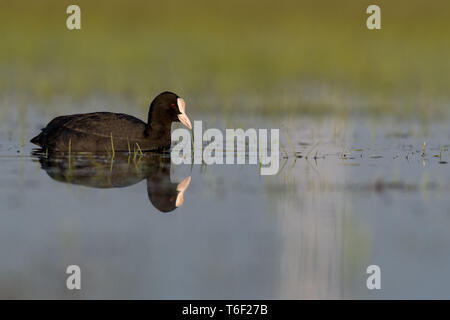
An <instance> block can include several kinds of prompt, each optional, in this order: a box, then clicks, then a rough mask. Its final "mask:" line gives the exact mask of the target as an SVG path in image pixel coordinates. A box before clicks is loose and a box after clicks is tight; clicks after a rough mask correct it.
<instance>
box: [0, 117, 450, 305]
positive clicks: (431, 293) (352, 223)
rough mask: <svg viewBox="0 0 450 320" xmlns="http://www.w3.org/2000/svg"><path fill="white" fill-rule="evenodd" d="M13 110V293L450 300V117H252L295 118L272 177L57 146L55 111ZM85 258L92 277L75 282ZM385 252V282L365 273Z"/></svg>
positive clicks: (4, 213) (8, 222)
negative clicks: (50, 150)
mask: <svg viewBox="0 0 450 320" xmlns="http://www.w3.org/2000/svg"><path fill="white" fill-rule="evenodd" d="M8 117H9V118H7V119H6V120H5V119H3V120H4V121H3V122H2V124H1V123H0V177H1V180H0V203H1V206H0V221H1V222H0V255H1V262H0V297H1V298H68V299H71V298H150V299H168V298H170V299H184V298H200V299H221V298H225V299H241V298H242V299H260V298H270V299H272V298H274V299H279V298H281V299H298V298H307V299H311V298H323V299H328V298H363V299H376V298H450V277H448V273H449V272H450V232H448V230H449V228H450V197H449V192H450V170H449V168H450V167H449V164H448V163H446V162H448V161H450V159H449V158H450V157H449V152H448V147H449V144H450V129H449V127H448V125H447V124H448V121H435V122H427V123H424V122H419V121H405V122H401V121H394V120H391V119H378V120H373V119H368V118H356V117H355V118H346V119H341V118H322V119H310V118H289V119H277V120H275V119H258V120H251V119H248V120H247V119H240V120H239V121H237V122H236V123H232V124H233V126H234V127H235V128H236V127H238V126H241V127H244V128H248V127H265V128H281V132H280V137H281V141H282V143H283V147H282V149H283V150H285V152H286V153H287V154H288V157H287V158H286V157H283V158H282V159H280V172H279V174H278V175H275V176H260V175H259V168H258V166H257V165H231V166H230V165H229V166H225V165H223V166H218V165H213V166H200V165H194V166H189V165H182V166H174V165H171V164H170V159H169V158H168V157H167V155H162V156H160V155H146V156H145V157H137V158H136V159H134V160H133V159H132V158H131V159H128V157H124V156H120V155H119V156H117V157H116V158H115V160H114V162H113V163H111V160H110V159H109V158H108V157H107V156H103V157H97V158H92V157H89V156H73V157H72V158H71V160H70V161H69V160H68V159H67V158H64V157H53V156H50V155H47V157H46V155H45V152H44V153H42V152H41V153H39V152H36V151H37V150H34V149H33V146H32V145H30V144H29V143H28V141H29V139H30V138H31V137H32V136H34V134H36V133H37V132H38V129H39V128H40V127H41V126H42V125H44V124H45V122H46V120H48V119H47V118H46V117H47V115H46V116H43V115H40V116H34V115H32V114H30V113H28V114H27V115H26V118H27V119H28V120H27V121H26V124H25V125H20V123H19V121H18V120H17V118H16V117H17V115H15V114H12V115H11V114H10V115H9V116H8ZM218 118H220V117H218ZM29 119H33V120H29ZM191 119H192V120H198V119H201V118H200V117H199V116H198V115H193V116H192V118H191ZM208 121H209V122H208ZM208 121H207V122H208V126H209V127H212V126H215V127H218V128H220V129H225V128H226V127H227V126H228V125H227V124H225V123H221V122H220V121H216V120H215V119H209V120H208ZM286 132H287V133H288V135H289V138H290V140H291V141H292V144H293V147H294V149H295V152H296V153H297V154H298V155H301V156H302V157H301V158H300V157H299V158H294V157H293V156H292V150H291V147H290V146H289V142H288V139H287V138H286V135H285V133H286ZM22 138H24V142H25V143H24V146H22V145H21V144H22V143H21V140H22ZM424 142H426V143H427V145H426V148H425V153H424V154H423V155H422V153H423V143H424ZM282 154H283V152H282ZM438 156H440V157H438ZM188 177H191V178H190V179H189V178H188ZM186 178H188V179H187V180H186ZM174 204H175V205H174ZM176 205H178V207H177V206H176ZM71 264H76V265H79V266H80V267H81V270H82V290H81V291H77V292H73V291H68V290H67V289H66V286H65V283H66V277H67V275H66V273H65V270H66V267H67V266H68V265H71ZM372 264H376V265H378V266H380V268H381V285H382V290H378V291H377V290H372V291H371V290H368V289H367V287H366V279H367V276H368V275H367V274H366V268H367V266H369V265H372Z"/></svg>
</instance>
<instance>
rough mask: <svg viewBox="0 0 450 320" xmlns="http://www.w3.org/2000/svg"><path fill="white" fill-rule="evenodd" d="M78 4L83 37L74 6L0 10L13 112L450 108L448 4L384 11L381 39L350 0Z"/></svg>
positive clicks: (6, 90) (4, 72)
mask: <svg viewBox="0 0 450 320" xmlns="http://www.w3.org/2000/svg"><path fill="white" fill-rule="evenodd" d="M77 3H78V4H79V5H80V7H81V8H82V30H81V31H68V30H66V28H65V18H66V14H65V8H66V7H67V5H68V4H69V3H68V2H65V1H40V2H36V3H29V2H27V3H25V2H14V3H9V2H8V3H2V4H0V29H1V30H2V41H1V42H0V75H1V76H0V81H1V82H0V95H1V96H2V97H7V98H4V99H7V101H8V104H14V101H16V99H17V98H18V97H20V99H22V100H23V101H25V103H29V102H30V101H35V102H39V103H42V104H43V105H46V106H53V108H56V107H57V106H58V104H57V102H56V101H57V100H58V98H60V97H64V96H69V97H71V99H80V101H82V100H83V99H84V98H86V97H89V96H92V95H95V96H100V97H101V96H106V97H111V98H110V99H116V98H118V97H120V98H124V99H125V100H126V101H128V100H131V101H132V102H133V103H135V104H136V105H140V106H142V107H143V108H144V107H145V106H146V105H147V104H148V100H149V99H150V98H151V96H152V95H154V94H155V93H156V92H159V91H161V90H164V89H172V90H175V91H177V92H180V94H182V95H183V96H186V97H189V98H190V99H189V100H191V101H192V102H195V108H196V110H198V111H203V112H204V111H213V110H212V109H214V108H219V107H220V108H221V110H223V111H230V112H235V111H237V112H242V109H243V108H242V106H243V105H245V108H244V109H245V111H247V112H262V113H265V114H278V113H279V112H280V111H285V112H292V113H296V112H305V113H313V114H323V113H327V112H332V113H344V114H345V113H347V112H353V111H363V112H370V113H372V114H378V113H386V112H392V111H394V112H397V113H399V114H406V115H409V114H419V115H422V116H428V115H430V114H436V113H438V114H439V113H441V112H444V111H445V108H446V101H447V100H448V98H449V97H448V90H447V89H448V86H449V84H450V72H449V71H450V60H449V59H448V57H447V53H448V52H449V49H450V40H449V38H448V36H447V34H448V32H446V31H448V30H449V27H450V22H449V20H448V12H449V11H450V4H449V3H448V1H447V2H446V1H434V2H433V6H431V5H428V4H427V3H426V2H425V1H419V0H414V1H396V2H395V3H394V2H392V1H378V4H379V5H380V7H381V8H382V19H383V20H382V26H383V28H382V30H381V31H368V30H367V29H366V28H365V17H366V14H365V7H366V4H365V3H356V2H355V1H350V0H347V1H339V2H337V1H331V0H322V1H318V2H313V1H282V2H281V3H279V2H273V1H268V0H264V1H244V2H242V1H227V2H226V3H224V2H211V1H194V2H192V1H190V2H182V1H164V2H163V1H161V2H155V1H151V2H143V1H142V2H141V1H128V2H126V3H124V2H119V1H116V0H113V1H95V2H92V1H78V2H77ZM25 8H26V10H25ZM4 99H3V100H2V104H3V103H4V102H5V100H4ZM72 101H73V100H72ZM212 106H214V108H213V107H212Z"/></svg>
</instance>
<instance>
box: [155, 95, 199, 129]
mask: <svg viewBox="0 0 450 320" xmlns="http://www.w3.org/2000/svg"><path fill="white" fill-rule="evenodd" d="M172 122H181V123H182V124H184V125H185V126H186V127H188V128H189V129H192V125H191V121H190V120H189V118H188V116H187V115H186V103H185V102H184V100H183V98H180V97H179V96H178V95H176V94H175V93H173V92H169V91H165V92H163V93H160V94H159V95H157V96H156V97H155V99H153V101H152V103H151V104H150V110H149V113H148V126H150V127H152V128H155V127H158V126H165V125H169V126H170V124H171V123H172Z"/></svg>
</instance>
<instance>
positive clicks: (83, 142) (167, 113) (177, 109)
mask: <svg viewBox="0 0 450 320" xmlns="http://www.w3.org/2000/svg"><path fill="white" fill-rule="evenodd" d="M185 107H186V105H185V102H184V100H183V99H182V98H180V97H179V96H177V95H176V94H175V93H172V92H167V91H166V92H163V93H161V94H159V95H158V96H157V97H156V98H155V99H154V100H153V101H152V103H151V104H150V110H149V112H148V123H145V122H143V121H141V120H139V119H137V118H135V117H133V116H130V115H127V114H123V113H111V112H95V113H85V114H74V115H68V116H61V117H57V118H55V119H53V120H52V121H50V122H49V124H48V125H47V126H46V127H45V128H44V129H42V132H41V133H40V134H39V135H38V136H36V137H34V138H33V139H31V141H30V142H32V143H34V144H36V145H38V146H40V147H42V148H43V149H48V150H50V151H52V150H54V151H69V150H71V151H74V152H79V151H87V152H89V151H91V152H96V151H105V150H106V151H111V150H112V149H114V151H132V150H134V149H136V148H138V149H142V150H144V151H145V150H162V149H169V148H170V143H171V139H170V133H171V132H170V131H171V124H172V122H176V121H179V122H181V123H183V124H184V125H185V126H186V127H188V128H189V129H192V126H191V122H190V121H189V118H188V117H187V115H186V112H185Z"/></svg>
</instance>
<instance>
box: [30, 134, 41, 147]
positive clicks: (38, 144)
mask: <svg viewBox="0 0 450 320" xmlns="http://www.w3.org/2000/svg"><path fill="white" fill-rule="evenodd" d="M30 142H31V143H34V144H35V145H37V146H39V147H41V146H42V132H41V133H40V134H38V135H37V136H36V137H34V138H33V139H31V140H30Z"/></svg>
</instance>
